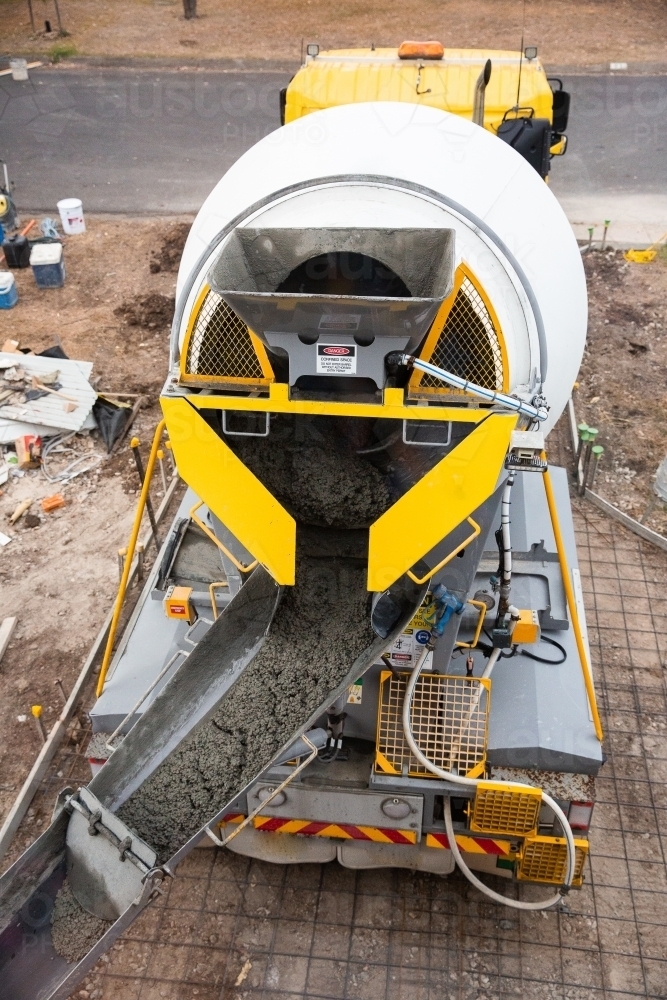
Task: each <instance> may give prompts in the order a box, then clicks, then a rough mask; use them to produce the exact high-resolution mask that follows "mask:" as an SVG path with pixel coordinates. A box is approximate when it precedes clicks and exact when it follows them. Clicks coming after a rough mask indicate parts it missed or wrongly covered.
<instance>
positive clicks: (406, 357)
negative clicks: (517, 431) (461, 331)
mask: <svg viewBox="0 0 667 1000" xmlns="http://www.w3.org/2000/svg"><path fill="white" fill-rule="evenodd" d="M387 362H388V363H389V364H396V365H405V366H406V367H409V366H411V367H413V368H417V369H418V371H421V372H425V373H426V374H427V375H433V376H434V377H435V378H439V379H440V381H441V382H446V383H447V384H448V385H451V386H453V387H454V388H455V389H462V390H463V391H464V392H469V393H471V394H472V395H473V396H477V397H478V398H479V399H483V400H485V401H486V402H487V403H496V404H498V405H499V406H503V407H505V408H506V409H508V410H513V412H514V413H520V414H521V415H522V416H524V417H530V419H531V420H535V421H538V422H541V421H543V420H546V419H547V417H548V416H549V409H548V407H547V406H546V404H545V402H544V400H543V398H542V397H541V396H540V397H537V398H536V399H535V400H534V403H535V405H532V404H531V403H525V402H524V401H523V400H522V399H519V398H518V397H517V396H510V395H508V394H507V393H506V392H497V391H496V390H495V389H487V388H486V387H485V386H483V385H477V384H476V383H475V382H469V381H468V379H465V378H461V376H460V375H455V374H454V372H448V371H445V370H444V368H438V367H437V365H432V364H431V362H430V361H422V360H421V358H415V357H413V356H412V355H411V354H402V353H401V352H400V351H395V352H394V353H393V354H390V355H388V357H387Z"/></svg>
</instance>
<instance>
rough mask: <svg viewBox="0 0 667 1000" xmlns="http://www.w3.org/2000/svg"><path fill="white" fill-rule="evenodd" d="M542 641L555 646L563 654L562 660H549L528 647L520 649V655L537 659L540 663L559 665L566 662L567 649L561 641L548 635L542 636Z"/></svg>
mask: <svg viewBox="0 0 667 1000" xmlns="http://www.w3.org/2000/svg"><path fill="white" fill-rule="evenodd" d="M541 641H542V642H548V643H549V645H550V646H555V647H556V649H559V650H560V652H561V653H562V654H563V655H562V656H561V658H560V660H547V659H545V658H544V657H543V656H537V655H536V654H535V653H529V652H528V650H527V649H522V650H520V651H519V655H520V656H527V657H528V659H529V660H537V662H538V663H550V664H551V665H552V666H554V667H557V666H558V665H559V664H560V663H565V661H566V660H567V651H566V650H565V648H564V647H563V646H561V644H560V643H559V642H556V640H555V639H550V638H549V636H548V635H543V636H541Z"/></svg>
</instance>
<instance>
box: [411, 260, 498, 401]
mask: <svg viewBox="0 0 667 1000" xmlns="http://www.w3.org/2000/svg"><path fill="white" fill-rule="evenodd" d="M428 360H429V361H431V363H432V364H434V365H437V366H438V368H444V369H445V371H448V372H453V373H454V375H459V376H460V377H461V378H465V379H468V381H470V382H475V383H477V385H481V386H483V387H484V388H485V389H495V390H498V391H502V389H503V374H504V373H503V358H502V352H501V349H500V340H499V337H498V332H497V330H496V328H495V327H494V325H493V321H492V319H491V316H490V315H489V310H488V309H487V308H486V305H485V304H484V301H483V299H482V297H481V295H480V294H479V292H478V291H477V289H476V288H475V286H474V284H473V283H472V281H471V280H470V279H469V278H468V277H465V278H464V279H463V282H462V284H461V287H460V288H459V291H458V293H457V295H456V298H455V299H454V304H453V306H452V308H451V309H450V311H449V315H448V316H447V319H446V321H445V325H444V327H443V328H442V333H441V334H440V337H439V338H438V341H437V343H436V345H435V348H434V350H433V354H432V355H431V357H430V358H429V359H428ZM419 388H421V389H424V388H427V389H431V388H432V389H440V390H443V391H446V392H448V393H451V392H453V393H457V392H458V393H459V394H460V390H456V389H452V388H451V387H450V386H445V385H444V384H443V383H442V382H441V381H440V379H438V378H435V376H434V375H427V374H426V373H424V374H423V375H422V378H421V380H420V382H419Z"/></svg>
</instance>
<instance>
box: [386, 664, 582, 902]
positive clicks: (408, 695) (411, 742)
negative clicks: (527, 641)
mask: <svg viewBox="0 0 667 1000" xmlns="http://www.w3.org/2000/svg"><path fill="white" fill-rule="evenodd" d="M429 645H430V644H429ZM429 645H426V646H424V649H423V650H422V653H421V655H420V657H419V659H418V661H417V663H416V664H415V666H414V667H413V670H412V673H411V674H410V679H409V681H408V686H407V688H406V691H405V698H404V700H403V731H404V733H405V738H406V740H407V743H408V746H409V747H410V750H411V751H412V753H413V755H414V757H416V759H417V760H418V761H419V762H420V763H421V764H423V766H424V767H425V768H426V769H427V770H428V771H430V772H431V774H434V775H436V777H438V778H440V779H441V780H442V781H451V782H454V783H455V784H458V785H466V786H468V787H469V788H470V787H473V788H476V787H477V786H478V785H479V784H481V782H482V779H478V778H466V777H464V776H463V775H460V774H454V773H453V772H451V771H443V770H442V769H441V768H439V767H437V766H436V765H435V764H434V763H433V762H432V761H430V760H429V759H428V757H426V756H425V755H424V754H423V753H422V751H421V750H420V749H419V747H418V746H417V743H416V741H415V738H414V736H413V733H412V727H411V725H410V713H411V710H412V699H413V696H414V691H415V687H416V685H417V681H418V680H419V675H420V674H421V672H422V668H423V666H424V661H425V659H426V656H427V654H428V652H429ZM431 648H432V647H431ZM500 653H501V650H500V649H494V650H493V651H492V652H491V656H490V657H489V662H488V663H487V665H486V669H485V670H484V674H483V676H484V677H490V676H491V672H492V670H493V668H494V666H495V664H496V663H497V661H498V658H499V656H500ZM472 711H474V708H473V709H472ZM470 714H471V715H472V712H471V713H470ZM467 724H468V723H467V722H464V723H463V725H462V729H463V727H464V726H466V725H467ZM507 787H508V788H532V787H533V786H532V785H526V784H523V783H521V782H518V781H512V782H507ZM542 801H543V802H544V803H545V805H547V806H549V808H550V809H552V810H553V812H554V814H555V815H556V817H557V818H558V821H559V823H560V825H561V827H562V829H563V835H564V837H565V842H566V844H567V855H568V865H567V875H566V877H565V887H569V886H571V885H572V879H573V878H574V865H575V847H574V837H573V836H572V830H571V829H570V824H569V823H568V821H567V817H566V816H565V813H564V812H563V810H562V809H561V807H560V806H559V805H558V803H557V802H556V801H554V799H552V798H551V796H550V795H547V793H546V792H544V791H542ZM445 829H446V830H447V839H448V840H449V847H450V850H451V852H452V854H453V855H454V860H455V861H456V863H457V865H458V866H459V868H460V869H461V871H462V872H463V874H464V875H465V877H466V878H467V879H468V881H469V882H472V884H473V885H474V886H476V887H477V888H478V889H479V890H480V892H483V893H484V895H485V896H488V897H489V899H493V900H494V902H496V903H502V904H503V905H504V906H509V907H512V908H513V909H515V910H547V909H549V908H550V907H551V906H555V904H556V903H559V902H560V901H561V899H562V890H561V889H559V890H558V891H557V892H556V893H554V895H553V896H550V897H549V898H548V899H544V900H538V901H536V902H533V903H529V902H525V901H523V900H520V899H510V898H509V897H507V896H503V895H501V894H500V893H499V892H495V891H494V890H493V889H490V888H489V886H487V885H484V883H483V882H482V881H481V880H480V879H478V878H477V876H476V875H474V874H473V873H472V872H471V871H470V869H469V868H468V866H467V865H466V863H465V861H464V860H463V858H462V857H461V852H460V850H459V847H458V844H457V843H456V836H455V834H454V825H453V823H452V813H451V806H450V800H449V797H448V796H445Z"/></svg>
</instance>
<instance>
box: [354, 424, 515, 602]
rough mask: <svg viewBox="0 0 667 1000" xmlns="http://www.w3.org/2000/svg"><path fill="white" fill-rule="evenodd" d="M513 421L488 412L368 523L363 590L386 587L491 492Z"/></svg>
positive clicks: (495, 482)
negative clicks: (365, 571)
mask: <svg viewBox="0 0 667 1000" xmlns="http://www.w3.org/2000/svg"><path fill="white" fill-rule="evenodd" d="M517 419H518V418H517V416H516V414H507V415H506V414H501V413H494V414H492V415H491V416H490V417H488V419H486V420H485V421H484V422H483V423H481V424H480V425H479V426H478V427H476V428H475V429H474V431H472V432H471V433H470V434H469V435H468V436H467V437H466V438H464V439H463V441H462V442H461V443H460V444H459V445H457V446H456V448H454V450H453V451H451V452H450V453H449V455H447V456H446V457H445V458H443V459H442V461H441V462H439V463H438V464H437V465H436V466H435V467H434V468H433V469H431V470H430V472H427V473H426V475H425V476H424V477H423V479H420V480H419V482H418V483H416V484H415V485H414V486H413V487H412V489H410V490H408V492H407V493H405V494H404V495H403V496H402V497H401V498H400V500H397V501H396V503H395V504H393V506H391V507H390V508H389V510H388V511H386V512H385V513H384V514H383V515H382V517H380V518H378V520H377V521H376V522H375V523H374V524H372V525H371V529H370V536H369V550H368V589H369V590H373V591H383V590H386V589H387V587H390V586H391V584H392V583H394V582H395V581H396V580H398V578H399V577H400V576H402V575H403V574H404V573H407V571H408V570H409V569H410V568H411V567H412V566H414V565H415V563H417V562H418V561H419V560H420V559H422V558H423V557H424V556H425V555H427V553H429V552H430V551H431V550H432V549H433V548H435V546H436V545H437V544H438V542H441V541H442V539H443V538H445V537H446V536H447V535H448V534H449V533H450V531H453V530H454V528H456V527H457V525H459V524H461V522H462V521H464V520H465V519H466V518H467V517H469V516H470V514H472V512H473V511H474V510H476V509H477V508H478V507H479V506H480V505H481V504H482V503H484V501H485V500H486V499H488V497H490V496H491V494H492V493H493V491H494V489H495V488H496V485H497V482H498V476H499V475H500V470H501V469H502V466H503V462H504V459H505V455H506V454H507V449H508V446H509V440H510V434H511V433H512V431H513V430H514V428H515V427H516V422H517Z"/></svg>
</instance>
